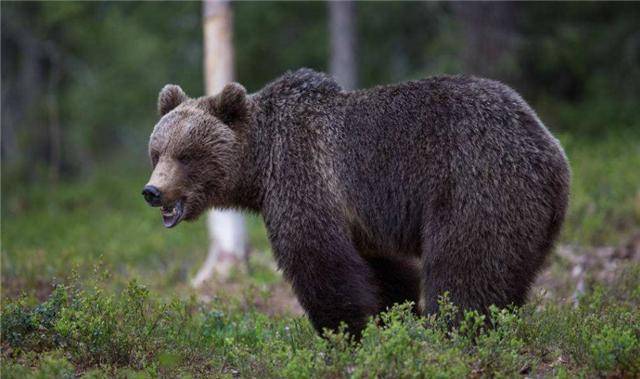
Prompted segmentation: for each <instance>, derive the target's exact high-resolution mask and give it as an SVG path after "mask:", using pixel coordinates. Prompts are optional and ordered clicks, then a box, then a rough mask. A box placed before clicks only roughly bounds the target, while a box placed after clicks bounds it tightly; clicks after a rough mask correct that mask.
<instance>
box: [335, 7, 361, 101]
mask: <svg viewBox="0 0 640 379" xmlns="http://www.w3.org/2000/svg"><path fill="white" fill-rule="evenodd" d="M329 30H330V33H331V60H330V62H329V69H330V71H331V75H332V76H333V78H334V79H335V80H336V81H337V82H338V84H340V86H342V87H343V88H344V89H347V90H351V89H355V88H356V87H357V85H358V83H357V82H358V67H357V63H356V53H355V49H356V34H355V4H354V2H353V1H329Z"/></svg>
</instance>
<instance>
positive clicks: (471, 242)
mask: <svg viewBox="0 0 640 379" xmlns="http://www.w3.org/2000/svg"><path fill="white" fill-rule="evenodd" d="M484 222H485V223H484V224H483V221H478V222H477V223H473V224H470V223H466V224H465V223H461V224H457V225H456V223H452V222H450V220H447V221H446V222H442V223H441V224H435V223H433V221H432V222H431V223H430V224H429V225H428V226H429V227H428V228H427V229H425V235H424V239H423V241H424V243H423V249H424V250H423V257H422V265H423V276H424V278H423V284H424V288H423V296H424V307H425V309H424V311H425V313H426V314H435V313H437V312H438V299H439V297H440V296H442V295H443V294H444V293H445V292H447V293H448V295H449V300H450V301H451V302H452V303H454V304H455V305H456V306H458V307H459V309H461V310H477V311H479V312H481V313H484V314H488V311H489V307H490V306H491V305H496V306H498V307H506V306H508V305H512V304H513V305H521V304H523V303H524V301H525V299H526V295H527V292H528V289H529V286H530V285H531V283H532V281H533V279H534V277H535V274H536V271H537V269H538V268H539V266H540V265H541V263H542V258H543V256H544V254H543V252H541V251H536V250H535V246H536V244H531V243H530V242H531V241H527V240H526V238H524V237H523V238H520V237H521V234H520V233H518V232H517V231H515V230H513V229H511V230H509V229H510V228H509V227H508V226H505V227H504V228H502V229H501V228H495V227H486V226H487V223H486V220H485V221H484ZM525 258H526V259H525ZM458 316H460V315H458Z"/></svg>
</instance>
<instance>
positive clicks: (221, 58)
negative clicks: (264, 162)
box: [191, 0, 249, 287]
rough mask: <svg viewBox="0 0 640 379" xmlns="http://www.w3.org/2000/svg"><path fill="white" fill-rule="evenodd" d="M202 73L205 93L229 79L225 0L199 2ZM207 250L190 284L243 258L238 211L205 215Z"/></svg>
mask: <svg viewBox="0 0 640 379" xmlns="http://www.w3.org/2000/svg"><path fill="white" fill-rule="evenodd" d="M203 22H204V59H205V62H204V70H205V72H204V76H205V83H206V92H207V95H215V94H217V93H219V92H220V91H221V90H222V88H223V87H224V85H225V84H227V83H229V82H231V81H232V80H233V45H232V31H233V26H232V12H231V7H230V6H229V2H228V1H225V0H205V1H204V2H203ZM207 229H208V231H209V252H208V255H207V259H206V261H205V263H204V264H203V265H202V267H201V268H200V270H199V271H198V273H197V274H196V276H195V277H194V278H193V280H192V282H191V283H192V285H193V286H194V287H199V286H201V285H202V284H203V283H204V282H205V281H207V280H208V279H210V278H211V277H213V276H214V275H217V276H218V277H220V278H223V279H225V278H227V277H228V275H229V273H230V271H231V269H232V268H233V267H234V266H236V265H238V264H240V263H242V262H245V261H246V259H247V253H248V251H249V244H248V238H247V230H246V225H245V221H244V217H243V215H242V214H240V213H238V212H235V211H220V210H212V211H210V212H209V214H208V216H207Z"/></svg>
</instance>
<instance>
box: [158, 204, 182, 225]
mask: <svg viewBox="0 0 640 379" xmlns="http://www.w3.org/2000/svg"><path fill="white" fill-rule="evenodd" d="M160 213H162V223H163V224H164V226H165V228H173V227H174V226H176V225H178V223H179V222H180V221H182V216H183V215H184V204H183V201H182V199H180V200H178V201H176V202H175V203H174V204H173V205H171V206H166V205H163V206H162V208H160Z"/></svg>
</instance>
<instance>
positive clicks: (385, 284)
mask: <svg viewBox="0 0 640 379" xmlns="http://www.w3.org/2000/svg"><path fill="white" fill-rule="evenodd" d="M159 109H160V113H161V115H162V116H163V117H162V118H161V120H160V122H159V123H158V125H157V126H156V128H155V129H154V132H153V134H152V135H151V142H150V147H149V150H150V154H151V158H152V161H153V162H154V166H155V170H154V173H153V177H154V178H160V177H163V178H165V181H164V182H162V181H160V180H156V182H157V183H160V185H161V186H162V187H159V188H160V190H161V192H162V200H163V203H164V204H165V205H168V206H169V207H170V206H171V205H172V204H173V203H174V202H175V201H176V199H178V198H180V199H183V200H184V205H185V210H184V217H183V218H185V219H193V218H195V217H197V216H198V215H199V214H201V213H202V212H203V211H204V210H205V209H207V208H209V207H234V208H242V209H247V210H251V211H254V212H259V213H260V214H262V216H263V217H264V220H265V222H266V225H267V229H268V232H269V238H270V241H271V243H272V247H273V250H274V256H275V258H276V260H277V262H278V265H279V267H280V268H281V269H282V270H283V272H284V275H285V277H286V278H287V279H288V280H289V281H290V282H291V284H292V286H293V288H294V290H295V292H296V294H297V296H298V299H299V300H300V303H301V304H302V306H303V307H304V309H305V310H306V312H307V314H308V316H309V318H310V319H311V321H312V323H313V325H314V326H315V327H316V328H317V329H318V330H322V328H332V329H335V328H336V327H338V325H339V323H340V322H341V321H344V322H346V323H347V324H348V325H349V327H350V330H351V331H352V332H354V333H356V334H357V333H359V331H360V330H361V329H362V327H363V326H364V325H365V323H366V319H367V317H368V316H371V315H373V314H375V313H377V312H379V311H381V310H383V309H385V307H387V306H390V305H392V304H393V303H396V302H401V301H403V300H411V301H414V302H417V300H418V298H419V297H420V295H421V297H422V302H423V304H424V308H425V309H424V312H426V313H433V312H436V311H437V308H438V304H437V299H438V296H439V295H441V294H442V293H443V292H445V291H448V292H449V294H450V298H451V299H452V300H453V301H454V302H455V303H457V304H458V305H460V306H461V307H462V308H465V309H467V308H472V309H478V310H480V311H483V312H486V311H487V308H488V306H489V305H491V304H495V305H497V306H501V307H502V306H506V305H509V304H516V305H518V304H522V303H523V302H524V301H525V298H526V295H527V291H528V288H529V286H530V285H531V283H532V281H533V280H534V277H535V275H536V273H537V271H538V270H539V268H540V266H541V265H542V264H543V261H544V259H545V257H546V256H547V254H548V253H549V251H550V249H551V247H552V244H553V242H554V240H555V239H556V237H557V235H558V231H559V230H560V226H561V224H562V221H563V219H564V215H565V210H566V207H567V199H568V193H569V176H570V174H569V168H568V165H567V160H566V157H565V155H564V152H563V150H562V148H561V147H560V145H559V144H558V141H557V140H556V139H555V138H553V136H551V134H550V133H549V131H548V130H547V129H546V128H545V127H544V125H543V124H542V123H541V122H540V120H539V119H538V117H537V116H536V114H535V113H534V111H533V110H531V108H530V107H529V106H528V105H527V104H526V103H525V102H524V101H523V100H522V98H521V97H520V96H519V95H518V94H516V93H515V92H514V91H513V90H511V89H510V88H509V87H507V86H505V85H503V84H501V83H498V82H495V81H491V80H486V79H478V78H474V77H466V76H443V77H434V78H429V79H424V80H418V81H411V82H406V83H402V84H397V85H390V86H381V87H375V88H371V89H366V90H361V91H353V92H347V91H342V90H341V89H340V87H339V86H338V85H337V84H336V83H335V82H334V81H333V80H332V79H330V78H328V77H327V76H325V75H324V74H320V73H317V72H314V71H312V70H308V69H302V70H298V71H296V72H291V73H287V74H285V75H284V76H282V77H281V78H279V79H277V80H275V81H274V82H272V83H270V84H269V85H267V86H266V87H265V88H264V89H262V90H261V91H259V92H258V93H255V94H253V95H249V96H247V95H246V94H245V91H244V89H243V88H242V87H241V86H239V85H238V84H230V85H228V86H227V87H225V89H224V90H223V91H222V93H221V94H219V95H217V96H215V97H204V98H200V99H187V97H186V96H185V95H184V93H183V92H182V90H180V89H179V87H177V86H167V87H165V89H163V91H162V92H161V94H160V101H159ZM160 162H164V163H163V164H164V165H163V166H161V164H160ZM159 170H160V172H158V171H159ZM167 173H168V174H167ZM412 260H415V261H418V262H419V267H418V266H415V265H414V264H413V262H412Z"/></svg>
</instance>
